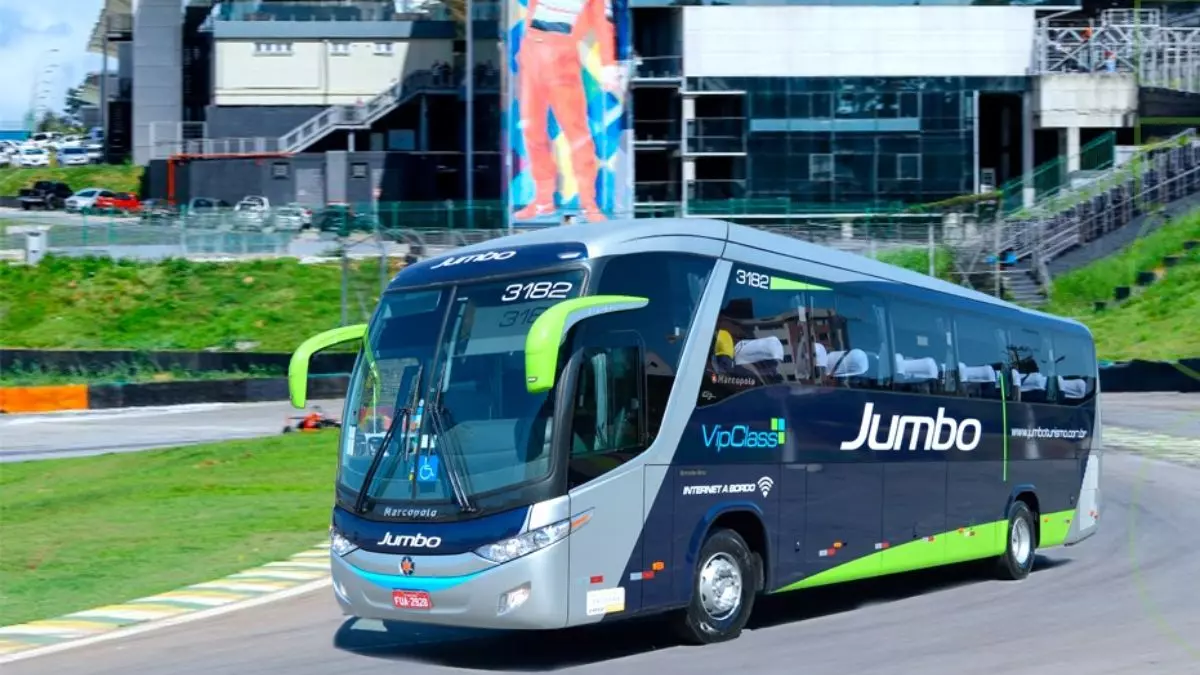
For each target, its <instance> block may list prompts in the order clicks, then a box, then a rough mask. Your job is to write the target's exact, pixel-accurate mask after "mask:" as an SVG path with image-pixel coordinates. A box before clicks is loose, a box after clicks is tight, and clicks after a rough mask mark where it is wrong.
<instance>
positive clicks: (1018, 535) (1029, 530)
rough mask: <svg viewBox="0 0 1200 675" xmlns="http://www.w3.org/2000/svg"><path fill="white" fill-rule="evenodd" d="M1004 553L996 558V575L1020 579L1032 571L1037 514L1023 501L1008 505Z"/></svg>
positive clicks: (1035, 544)
mask: <svg viewBox="0 0 1200 675" xmlns="http://www.w3.org/2000/svg"><path fill="white" fill-rule="evenodd" d="M1005 532H1006V536H1005V538H1004V541H1005V543H1004V554H1003V555H1001V556H1000V557H999V558H998V559H997V560H996V575H997V576H998V577H1000V578H1001V579H1004V580H1006V581H1020V580H1022V579H1024V578H1025V577H1027V576H1029V573H1030V572H1032V571H1033V561H1034V559H1035V558H1036V557H1037V514H1035V513H1034V512H1033V511H1031V510H1030V509H1029V507H1028V506H1027V505H1026V504H1025V502H1021V501H1015V502H1013V504H1012V506H1010V507H1008V528H1007V529H1006V530H1005Z"/></svg>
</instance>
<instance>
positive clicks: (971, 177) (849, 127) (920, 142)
mask: <svg viewBox="0 0 1200 675" xmlns="http://www.w3.org/2000/svg"><path fill="white" fill-rule="evenodd" d="M687 86H688V89H689V90H692V91H707V92H713V93H715V92H717V91H724V92H728V93H729V94H730V96H717V97H713V99H712V100H714V101H719V102H720V103H719V104H718V105H722V106H725V107H726V109H725V110H721V111H719V113H720V116H718V117H714V118H709V119H697V120H696V121H695V122H693V123H692V124H691V125H690V128H689V133H688V136H687V139H686V142H687V151H688V153H689V154H691V155H692V156H693V157H694V158H695V160H696V162H697V183H696V186H695V190H694V191H693V192H692V194H691V195H689V196H690V197H691V198H692V199H696V200H704V201H707V200H710V199H729V198H734V199H739V198H745V199H770V198H786V199H788V200H790V201H791V202H792V203H793V204H797V205H812V206H814V207H817V208H822V207H827V206H833V205H837V206H839V207H843V208H883V207H886V206H889V205H896V204H912V203H928V202H933V201H938V200H940V199H948V198H951V197H956V196H960V195H963V194H968V193H971V192H972V191H974V189H975V181H976V157H977V138H976V128H977V121H978V120H977V111H976V94H977V93H1018V94H1019V93H1020V92H1022V91H1024V90H1025V88H1026V86H1027V81H1026V78H1016V77H1012V78H1004V77H1001V78H971V77H937V78H934V77H916V78H769V77H747V78H689V80H688V83H687ZM739 107H740V108H741V115H740V116H739V115H738V112H739V111H738V108H739ZM716 161H719V162H721V164H722V165H723V166H724V167H725V169H726V170H728V171H731V172H732V174H733V175H732V176H730V178H732V180H725V181H719V183H720V184H716V183H710V182H708V181H706V180H705V179H706V174H707V171H706V170H705V169H706V167H705V165H706V164H707V163H712V162H716Z"/></svg>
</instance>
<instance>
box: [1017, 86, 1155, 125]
mask: <svg viewBox="0 0 1200 675" xmlns="http://www.w3.org/2000/svg"><path fill="white" fill-rule="evenodd" d="M1137 107H1138V87H1137V81H1136V80H1135V79H1134V75H1133V73H1095V74H1091V73H1056V74H1052V75H1041V76H1039V77H1037V78H1036V79H1035V80H1034V104H1033V113H1034V117H1035V119H1036V121H1037V122H1036V123H1037V126H1038V127H1040V128H1043V129H1046V128H1049V129H1067V128H1076V129H1078V128H1095V129H1112V128H1119V127H1128V126H1132V124H1133V120H1134V114H1135V113H1136V112H1137Z"/></svg>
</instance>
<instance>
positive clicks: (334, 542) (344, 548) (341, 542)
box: [329, 525, 358, 556]
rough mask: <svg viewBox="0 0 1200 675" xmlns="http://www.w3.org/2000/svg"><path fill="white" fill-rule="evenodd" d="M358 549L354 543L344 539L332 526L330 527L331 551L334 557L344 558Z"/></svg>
mask: <svg viewBox="0 0 1200 675" xmlns="http://www.w3.org/2000/svg"><path fill="white" fill-rule="evenodd" d="M356 548H358V547H357V546H355V545H354V542H352V541H350V540H349V539H347V538H345V537H343V536H342V533H341V532H338V531H337V529H336V528H334V527H333V526H332V525H330V526H329V550H331V551H333V553H334V555H338V556H344V555H346V554H347V553H349V552H351V551H353V550H354V549H356Z"/></svg>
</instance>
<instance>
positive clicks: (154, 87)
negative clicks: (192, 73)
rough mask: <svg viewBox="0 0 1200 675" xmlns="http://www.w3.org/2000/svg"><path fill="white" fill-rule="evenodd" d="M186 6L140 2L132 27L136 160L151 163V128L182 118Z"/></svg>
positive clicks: (161, 0) (173, 1) (172, 0)
mask: <svg viewBox="0 0 1200 675" xmlns="http://www.w3.org/2000/svg"><path fill="white" fill-rule="evenodd" d="M182 26H183V7H182V5H181V4H180V3H179V0H140V2H139V4H138V8H137V13H136V15H135V17H134V28H133V52H134V54H133V161H134V162H135V163H136V164H141V165H145V164H146V163H147V162H149V161H150V156H151V149H152V142H153V141H152V136H153V132H152V129H151V128H152V126H155V125H160V126H169V125H172V124H174V125H177V124H178V123H179V122H180V121H181V120H182V119H183V82H182V78H181V73H182V69H183V44H182V42H183V35H182V30H181V29H182Z"/></svg>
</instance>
